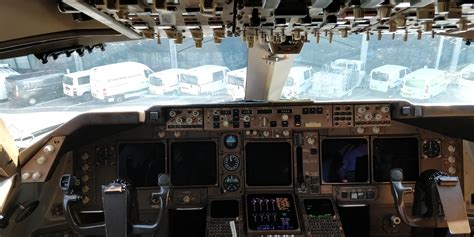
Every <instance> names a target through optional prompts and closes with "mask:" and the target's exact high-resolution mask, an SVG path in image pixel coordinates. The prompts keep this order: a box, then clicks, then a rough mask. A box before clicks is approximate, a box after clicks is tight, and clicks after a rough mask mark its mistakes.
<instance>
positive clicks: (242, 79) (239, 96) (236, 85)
mask: <svg viewBox="0 0 474 237" xmlns="http://www.w3.org/2000/svg"><path fill="white" fill-rule="evenodd" d="M246 78H247V68H246V67H245V68H241V69H237V70H234V71H230V72H229V73H227V93H228V94H229V95H230V96H231V97H232V100H243V99H244V97H245V83H246Z"/></svg>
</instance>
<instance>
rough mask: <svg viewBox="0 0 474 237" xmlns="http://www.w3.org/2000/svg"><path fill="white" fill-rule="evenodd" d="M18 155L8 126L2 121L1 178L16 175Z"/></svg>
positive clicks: (0, 140)
mask: <svg viewBox="0 0 474 237" xmlns="http://www.w3.org/2000/svg"><path fill="white" fill-rule="evenodd" d="M18 154H19V152H18V148H17V147H16V145H15V142H14V141H13V138H12V136H11V135H10V133H9V132H8V129H7V126H6V125H5V123H4V122H3V120H2V119H0V176H6V177H10V176H12V175H13V174H15V173H16V169H17V166H18Z"/></svg>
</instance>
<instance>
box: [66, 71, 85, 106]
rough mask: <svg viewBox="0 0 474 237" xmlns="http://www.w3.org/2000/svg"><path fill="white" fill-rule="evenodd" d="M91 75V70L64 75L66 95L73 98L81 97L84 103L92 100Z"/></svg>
mask: <svg viewBox="0 0 474 237" xmlns="http://www.w3.org/2000/svg"><path fill="white" fill-rule="evenodd" d="M90 73H91V72H90V70H85V71H78V72H73V73H69V74H66V75H64V77H63V92H64V94H65V95H67V96H71V97H81V98H82V100H83V101H89V100H91V99H92V94H91V82H90Z"/></svg>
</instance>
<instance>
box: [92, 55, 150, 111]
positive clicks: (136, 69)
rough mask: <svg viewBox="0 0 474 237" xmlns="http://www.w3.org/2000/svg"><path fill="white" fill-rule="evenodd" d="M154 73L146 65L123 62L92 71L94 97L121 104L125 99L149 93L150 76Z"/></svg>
mask: <svg viewBox="0 0 474 237" xmlns="http://www.w3.org/2000/svg"><path fill="white" fill-rule="evenodd" d="M151 74H153V71H152V70H151V69H150V68H149V67H147V66H146V65H144V64H141V63H135V62H123V63H115V64H109V65H105V66H100V67H95V68H92V69H91V73H90V82H91V92H92V96H93V97H95V98H97V99H99V100H104V101H107V102H117V103H120V102H122V101H123V100H124V99H126V98H129V97H134V96H138V95H143V94H146V93H147V92H148V86H149V80H148V76H150V75H151Z"/></svg>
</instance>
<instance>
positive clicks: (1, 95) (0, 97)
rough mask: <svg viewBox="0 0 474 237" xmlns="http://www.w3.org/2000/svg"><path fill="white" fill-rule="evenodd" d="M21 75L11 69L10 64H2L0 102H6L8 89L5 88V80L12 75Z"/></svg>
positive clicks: (0, 65)
mask: <svg viewBox="0 0 474 237" xmlns="http://www.w3.org/2000/svg"><path fill="white" fill-rule="evenodd" d="M18 74H19V73H18V72H16V71H15V70H13V69H11V68H10V67H9V66H8V64H0V101H6V100H7V99H8V96H7V88H6V87H5V78H6V77H8V76H11V75H18Z"/></svg>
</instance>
